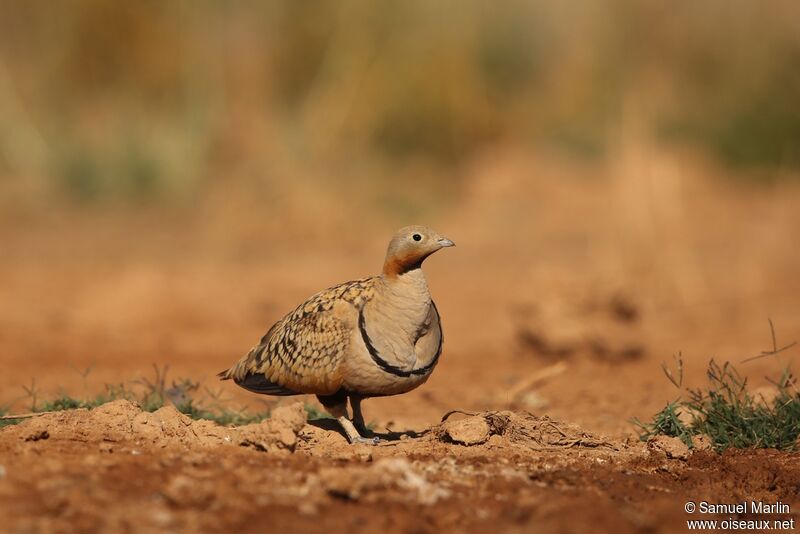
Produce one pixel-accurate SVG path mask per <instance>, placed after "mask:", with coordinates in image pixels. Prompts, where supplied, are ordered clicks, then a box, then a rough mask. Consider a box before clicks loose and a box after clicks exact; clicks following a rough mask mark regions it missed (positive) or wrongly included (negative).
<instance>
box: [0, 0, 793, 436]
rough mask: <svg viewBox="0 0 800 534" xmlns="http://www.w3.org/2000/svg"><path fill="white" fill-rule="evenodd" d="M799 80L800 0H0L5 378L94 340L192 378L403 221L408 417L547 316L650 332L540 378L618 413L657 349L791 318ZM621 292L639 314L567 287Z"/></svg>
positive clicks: (587, 412)
mask: <svg viewBox="0 0 800 534" xmlns="http://www.w3.org/2000/svg"><path fill="white" fill-rule="evenodd" d="M799 97H800V3H799V2H797V0H769V1H766V2H753V1H750V0H747V1H745V0H704V1H701V2H678V3H675V2H673V3H669V4H667V3H664V2H656V1H654V0H637V1H634V0H603V1H600V0H581V1H578V0H575V1H572V0H568V1H534V0H530V1H519V0H511V1H508V2H502V3H489V2H479V1H477V0H459V1H451V0H441V1H436V2H426V1H422V0H405V1H388V2H367V1H361V0H358V1H350V0H346V1H340V2H327V1H320V2H311V1H308V0H275V1H270V2H254V1H233V2H212V1H211V0H191V1H190V0H167V1H157V0H137V1H135V2H109V1H107V0H57V1H50V2H45V1H39V2H22V1H13V0H0V254H2V255H1V256H0V281H1V282H0V364H2V366H3V367H4V368H7V369H9V372H8V373H5V374H3V373H0V404H13V403H14V402H18V400H15V399H16V397H17V395H18V394H19V389H20V388H19V385H20V384H24V383H28V382H29V379H30V378H31V377H33V376H35V377H37V380H38V381H37V383H41V384H42V387H43V388H44V390H45V391H48V392H49V393H51V395H50V396H51V398H54V397H55V396H57V393H58V391H60V388H61V387H62V386H63V387H65V388H73V389H72V391H75V389H74V388H76V387H79V386H80V383H81V382H80V380H79V379H80V377H79V376H77V375H76V374H75V373H74V372H73V371H72V370H71V366H74V367H76V368H80V369H83V368H87V367H89V366H92V365H93V364H95V363H97V366H96V372H95V373H94V374H93V377H94V379H95V380H96V382H95V384H96V385H102V384H104V383H119V382H120V380H125V379H127V378H129V377H131V376H135V375H136V374H137V373H144V374H145V375H146V374H147V373H149V372H150V367H149V365H150V364H151V363H153V362H160V363H165V362H169V363H171V364H173V365H174V367H173V368H174V369H175V371H176V373H177V374H178V376H189V377H200V378H202V377H206V378H208V379H209V380H210V381H211V382H209V383H215V382H216V380H215V378H213V377H214V374H215V373H216V372H218V371H219V370H220V369H222V368H224V367H225V366H227V365H230V362H231V361H233V359H234V358H235V357H237V356H238V355H239V354H242V353H243V352H246V350H247V349H248V348H249V347H250V346H251V344H252V342H254V341H255V340H257V339H258V338H259V337H260V336H261V335H263V332H264V331H265V327H268V326H269V325H270V324H271V322H272V321H274V320H275V319H277V318H278V317H280V316H281V314H283V313H284V312H285V311H286V310H289V309H291V308H292V307H293V306H294V305H296V304H297V302H298V301H299V300H300V299H302V298H305V297H306V296H308V295H310V294H312V293H313V292H314V291H317V290H319V289H320V288H322V287H326V286H330V285H333V284H334V283H338V282H341V281H343V280H348V279H352V278H353V277H357V276H366V275H370V274H374V273H375V272H377V270H378V269H379V268H380V264H381V260H382V254H383V251H384V250H385V246H386V238H387V236H388V235H389V234H390V233H391V232H392V231H393V230H394V229H396V228H398V227H400V226H403V225H406V224H410V223H420V224H428V225H430V226H432V227H434V228H436V229H437V231H440V232H441V233H443V234H444V235H447V236H448V237H450V238H452V239H453V240H454V241H456V242H457V243H458V247H456V248H455V249H453V250H449V251H448V252H447V254H443V255H442V256H437V257H436V258H435V259H433V260H432V261H430V262H429V264H426V272H427V273H428V275H429V279H430V282H431V287H432V291H433V293H434V294H435V295H436V298H437V304H439V307H440V309H441V311H442V314H443V317H446V318H447V319H446V322H447V326H446V330H447V332H448V334H447V335H448V344H447V351H448V353H447V358H446V359H444V360H443V363H442V365H443V369H442V371H441V372H440V373H437V375H436V376H435V377H434V378H433V379H432V384H431V390H430V391H431V392H432V393H431V394H432V395H433V398H434V400H435V399H439V400H438V401H437V402H438V403H439V404H436V402H434V403H433V404H432V405H431V406H432V407H430V408H429V411H428V412H424V413H422V412H420V415H419V417H421V418H423V419H424V418H426V417H428V418H430V421H434V420H438V419H439V417H440V415H441V413H443V411H444V410H445V409H451V408H452V404H451V399H452V398H456V397H458V398H461V397H462V396H465V395H467V390H466V389H464V387H465V386H464V385H465V384H467V385H469V384H474V383H476V381H480V383H481V384H485V385H486V387H485V388H474V387H470V388H469V395H471V397H470V399H471V400H469V402H470V403H471V404H470V405H469V406H472V407H475V408H481V409H488V408H495V407H497V404H496V402H495V400H494V397H492V396H491V395H492V394H491V392H492V391H495V390H496V391H501V392H502V391H505V390H506V389H507V386H508V384H511V383H513V381H514V379H515V377H517V376H520V375H524V374H525V373H530V372H534V371H535V370H538V369H539V368H540V367H541V366H542V365H544V363H543V362H542V360H541V359H537V358H536V357H533V356H530V355H528V356H520V354H521V353H520V350H519V345H518V339H519V335H520V332H526V331H530V330H531V329H532V328H534V327H537V325H533V326H531V325H530V324H527V322H535V321H536V320H538V321H540V322H541V325H539V326H538V327H540V330H536V331H537V332H545V333H546V334H547V335H549V336H552V337H554V338H555V339H556V341H557V340H559V339H566V340H567V341H568V342H569V343H572V342H573V341H574V340H575V339H576V336H577V338H580V339H582V338H581V337H580V336H582V335H583V334H581V332H583V331H584V330H583V329H586V328H590V329H592V328H596V329H597V330H598V331H601V332H603V336H605V337H604V340H605V342H606V343H607V344H611V345H613V344H615V343H617V344H623V345H624V344H625V343H626V340H628V339H629V338H633V339H634V341H635V343H634V344H635V345H636V346H637V347H638V346H642V347H644V348H645V350H644V352H643V354H646V356H644V357H643V358H642V360H641V361H639V362H638V363H636V362H633V363H631V364H630V365H622V364H619V365H611V364H608V363H607V362H603V361H600V362H594V363H593V362H592V361H589V360H586V359H584V360H582V361H581V362H580V363H575V364H574V365H573V366H572V367H571V371H570V373H571V374H570V375H569V376H570V378H569V386H567V385H565V383H563V382H554V383H553V391H552V395H550V401H551V402H552V404H551V405H550V406H551V408H552V409H553V413H554V414H555V415H559V413H560V414H561V415H562V416H563V417H565V418H567V419H570V420H578V421H580V420H581V418H582V417H585V418H586V419H585V420H586V421H594V422H595V423H598V421H599V423H598V424H609V425H612V426H613V425H617V424H619V425H627V423H625V421H627V420H628V418H629V417H630V416H631V415H637V416H639V417H641V418H644V417H647V416H649V415H650V414H652V413H655V412H656V411H657V410H658V409H660V408H661V407H663V405H664V400H665V399H666V398H668V396H671V395H673V393H674V392H672V391H668V390H665V389H659V388H660V387H661V386H660V383H661V382H662V381H661V380H660V379H659V378H658V367H657V362H658V361H661V360H663V359H664V358H665V357H667V358H668V357H669V355H670V354H671V353H672V351H678V350H682V351H684V354H687V355H691V356H688V357H687V360H686V363H687V375H691V374H692V373H695V374H696V375H697V376H704V373H705V369H706V362H707V360H706V356H707V355H709V354H714V355H715V356H716V355H720V356H721V357H732V356H730V355H731V354H744V355H749V354H752V353H756V352H757V351H758V350H759V349H761V348H763V347H762V344H763V341H764V326H765V323H766V318H768V317H770V318H772V319H773V320H774V322H775V325H776V330H777V332H778V335H779V336H780V338H781V339H784V337H785V338H786V340H787V342H788V341H792V340H795V339H798V335H797V332H798V331H800V279H798V277H797V273H798V272H800V248H798V247H797V246H796V241H797V235H796V234H797V228H800V210H798V209H797V207H798V205H800V179H798V178H800V105H798V102H800V98H799ZM619 294H621V295H624V296H625V298H626V299H627V300H626V302H627V301H630V302H632V306H633V309H635V310H636V311H637V314H639V315H640V316H641V317H642V321H641V326H638V325H627V326H625V327H621V326H620V327H619V328H618V329H609V327H608V325H607V324H605V323H599V324H597V325H594V324H593V323H591V319H587V317H586V316H584V315H581V313H582V312H580V313H579V312H576V311H575V310H583V309H584V307H583V304H582V303H584V301H585V300H587V299H588V300H594V301H598V302H600V301H602V302H605V301H606V300H613V298H612V297H614V298H616V297H615V296H616V295H619ZM604 299H605V300H604ZM570 303H573V304H574V305H573V304H570ZM536 314H539V315H536ZM537 317H538V319H537ZM617 326H619V325H617ZM538 327H537V328H538ZM3 357H5V360H3ZM587 357H588V358H591V356H587ZM754 369H757V368H754ZM620 372H622V373H627V374H626V375H624V376H623V377H622V378H620V375H619V373H620ZM759 372H760V371H759ZM573 373H574V374H573ZM603 373H605V374H603ZM756 374H758V373H756ZM762 374H763V373H762ZM73 375H74V376H73ZM437 376H438V377H441V378H437ZM758 376H762V375H761V374H759V375H758ZM453 377H454V378H453ZM651 378H652V379H653V380H655V382H653V380H651ZM438 380H441V381H440V382H437V381H438ZM449 382H452V383H453V384H455V386H453V388H454V389H448V387H450V386H448V385H447V384H448V383H449ZM619 383H628V384H642V387H640V388H639V389H638V390H632V391H627V390H626V391H624V392H622V393H619V395H618V396H617V397H615V396H614V395H616V393H610V392H612V391H616V390H617V389H618V384H619ZM460 386H461V387H462V389H458V387H460ZM484 390H485V391H486V392H487V395H488V396H487V397H485V398H484V396H482V395H483V393H481V391H484ZM426 391H428V390H427V389H426V390H425V391H423V392H421V393H420V395H427V394H428V393H426ZM587 391H588V393H587ZM637 391H638V392H637ZM569 392H572V393H569ZM545 394H548V395H549V393H548V392H547V391H545ZM414 395H415V394H414ZM242 398H243V399H244V398H247V395H246V394H245V393H242ZM409 398H410V400H408V401H405V400H404V401H402V402H408V403H409V404H406V405H403V404H397V403H398V402H399V401H398V400H397V399H392V400H390V401H387V403H386V404H385V405H382V406H384V408H383V409H384V411H383V412H379V413H383V416H384V417H386V418H388V417H392V418H394V417H396V416H398V414H401V415H402V414H403V413H412V412H413V413H418V410H419V409H420V408H419V406H420V405H419V404H418V403H417V404H415V401H414V399H415V398H418V397H414V396H413V395H412V396H410V397H409ZM487 399H488V400H487ZM375 403H376V404H379V403H378V401H375ZM379 405H380V404H379ZM426 405H427V401H426ZM403 406H405V407H406V408H408V409H406V408H404V407H403ZM559 409H561V410H563V411H562V412H559V411H558V410H559ZM606 414H614V417H615V418H614V419H613V421H612V420H611V419H609V420H608V421H606V420H605V419H602V418H603V417H605V416H606ZM604 421H605V422H604ZM609 421H611V422H609Z"/></svg>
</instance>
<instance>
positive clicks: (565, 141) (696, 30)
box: [0, 0, 800, 203]
mask: <svg viewBox="0 0 800 534" xmlns="http://www.w3.org/2000/svg"><path fill="white" fill-rule="evenodd" d="M799 11H800V7H799V6H798V4H797V3H796V2H794V1H792V0H775V1H770V2H766V3H753V2H747V1H744V0H732V1H731V0H726V1H722V0H713V1H709V2H702V3H684V4H674V3H670V4H665V3H663V2H656V1H654V0H650V1H632V0H612V1H600V0H586V1H582V2H544V1H534V2H530V1H522V0H512V1H511V2H505V3H503V4H499V5H498V4H491V5H490V4H486V3H485V2H479V1H477V0H467V1H458V2H456V1H444V2H423V1H422V0H411V1H403V2H400V1H388V2H367V1H346V2H310V1H308V0H279V1H274V2H264V3H262V2H249V1H241V2H233V3H220V2H212V1H210V0H194V1H189V0H176V1H173V2H158V1H156V0H142V1H139V2H127V3H112V2H106V1H102V0H62V1H60V2H11V1H3V2H0V192H7V194H9V195H11V194H12V193H13V194H16V195H17V197H16V198H37V199H38V198H56V199H59V198H61V194H62V193H66V195H67V196H68V197H70V198H73V199H75V200H77V201H80V202H84V203H85V202H107V201H114V200H117V199H121V200H123V201H124V202H128V201H133V202H136V203H138V202H149V201H153V200H157V199H161V198H167V197H185V196H189V197H191V196H192V195H194V194H196V193H197V192H198V191H204V190H208V189H213V188H215V187H226V186H227V185H228V184H230V183H237V184H240V185H243V186H245V187H251V188H253V189H254V190H256V191H264V192H265V193H264V194H270V191H274V190H275V189H276V187H277V186H275V183H277V182H280V181H287V180H295V179H310V178H307V177H308V176H320V177H333V178H335V179H336V180H337V181H338V182H341V181H347V180H351V181H352V180H354V181H356V182H357V181H358V180H362V179H368V180H370V181H375V180H383V181H384V182H385V184H390V183H391V182H393V181H395V180H397V179H398V178H399V177H400V178H401V177H402V176H403V174H402V168H403V167H404V166H407V165H423V166H428V167H431V168H435V169H439V171H437V172H436V173H434V174H433V175H435V176H449V177H456V176H458V172H454V170H457V169H458V168H459V165H461V164H463V163H464V162H465V161H468V160H469V159H470V158H473V157H475V155H476V154H477V153H479V152H480V151H482V150H485V149H489V148H491V147H494V146H498V145H502V144H514V145H517V146H519V145H521V146H523V147H526V146H529V147H531V149H537V150H542V149H551V150H556V151H559V152H562V153H564V154H566V155H567V156H568V157H574V158H579V159H586V158H589V159H593V160H594V159H602V158H605V157H608V155H609V152H610V150H611V149H612V148H613V147H614V146H615V143H618V136H619V132H620V130H621V129H623V128H624V127H625V125H626V124H628V123H630V122H635V123H636V124H643V125H644V129H643V135H647V136H651V137H652V138H653V139H654V140H657V141H659V142H663V143H673V144H675V143H677V144H680V145H684V146H687V147H690V148H691V149H694V150H699V151H702V152H704V153H706V154H708V155H709V156H711V157H713V158H716V159H718V160H719V161H721V162H723V163H725V164H727V165H731V166H733V167H736V168H743V169H749V168H758V169H763V170H766V172H767V173H768V174H769V173H771V172H772V173H777V172H778V171H780V170H781V169H786V168H790V169H791V168H796V167H799V166H800V107H798V106H797V104H796V103H797V101H798V98H799V97H800V12H799ZM365 177H368V178H365ZM376 177H381V178H376ZM220 184H224V185H220ZM385 184H383V185H385ZM383 185H382V184H378V185H377V186H376V187H378V188H380V187H382V186H383Z"/></svg>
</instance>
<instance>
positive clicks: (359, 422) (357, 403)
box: [350, 395, 368, 435]
mask: <svg viewBox="0 0 800 534" xmlns="http://www.w3.org/2000/svg"><path fill="white" fill-rule="evenodd" d="M361 400H362V399H361V397H360V396H358V395H350V407H351V408H352V409H353V426H355V427H356V430H358V432H359V434H362V435H363V434H366V433H367V432H368V430H367V425H365V424H364V415H363V414H362V413H361Z"/></svg>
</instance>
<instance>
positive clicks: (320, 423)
mask: <svg viewBox="0 0 800 534" xmlns="http://www.w3.org/2000/svg"><path fill="white" fill-rule="evenodd" d="M308 424H309V425H311V426H315V427H317V428H319V429H321V430H328V431H331V432H336V433H338V434H340V435H341V436H343V437H344V438H345V439H347V434H345V433H344V430H342V427H341V426H340V425H339V422H338V421H337V420H336V419H314V420H311V421H309V422H308ZM428 432H429V430H423V431H421V432H417V431H416V430H404V431H402V432H392V431H389V432H374V431H372V430H369V429H367V430H366V431H365V432H361V435H362V436H364V437H365V438H378V439H380V440H381V441H400V440H401V439H403V436H408V439H416V438H421V437H422V436H424V435H426V434H427V433H428Z"/></svg>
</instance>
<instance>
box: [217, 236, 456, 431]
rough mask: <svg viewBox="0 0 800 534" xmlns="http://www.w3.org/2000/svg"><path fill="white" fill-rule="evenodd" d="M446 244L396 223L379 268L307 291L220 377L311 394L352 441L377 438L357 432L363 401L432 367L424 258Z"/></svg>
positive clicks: (435, 336)
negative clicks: (370, 273)
mask: <svg viewBox="0 0 800 534" xmlns="http://www.w3.org/2000/svg"><path fill="white" fill-rule="evenodd" d="M453 245H454V243H453V242H452V241H450V240H449V239H446V238H444V237H442V236H440V235H439V234H437V233H436V232H434V231H432V230H430V229H428V228H425V227H424V226H407V227H405V228H401V229H400V230H398V232H397V233H396V234H395V235H394V236H393V237H392V240H391V241H390V242H389V248H388V250H387V252H386V259H385V261H384V263H383V272H382V273H381V274H380V275H378V276H373V277H370V278H362V279H360V280H353V281H351V282H345V283H343V284H339V285H337V286H334V287H331V288H329V289H326V290H324V291H321V292H319V293H317V294H316V295H314V296H312V297H311V298H309V299H308V300H306V301H305V302H303V303H302V304H300V305H299V306H298V307H297V308H295V309H294V311H292V312H290V313H289V314H287V315H286V316H285V317H283V319H280V320H279V321H278V322H276V323H275V324H274V325H272V327H271V328H270V329H269V331H268V332H267V333H266V334H265V335H264V337H262V338H261V341H260V342H259V343H258V344H257V345H256V346H255V347H253V348H252V349H250V352H248V353H247V354H246V355H245V356H244V357H242V358H241V359H240V360H239V361H238V362H236V363H235V364H234V365H233V367H231V368H230V369H228V370H226V371H223V372H221V373H220V374H219V377H220V378H221V379H222V380H228V379H233V381H234V382H236V384H238V385H240V386H241V387H243V388H245V389H247V390H250V391H253V392H255V393H261V394H265V395H299V394H306V393H311V394H315V395H317V398H318V399H319V401H320V402H321V403H322V405H323V406H324V407H325V409H326V410H328V412H330V413H331V415H333V416H334V417H336V419H337V420H338V421H339V424H340V425H341V427H342V429H343V430H344V432H345V434H346V435H347V438H348V440H349V441H350V442H351V443H367V442H369V443H374V442H376V441H377V440H368V439H366V438H364V437H363V436H362V435H361V434H360V433H359V431H360V432H362V433H363V432H365V430H366V429H365V426H364V418H363V416H362V414H361V400H362V399H364V398H367V397H379V396H386V395H397V394H399V393H406V392H408V391H411V390H412V389H414V388H416V387H418V386H420V385H421V384H423V383H424V382H425V381H426V380H427V379H428V377H429V376H430V375H431V373H432V372H433V369H434V367H436V363H437V362H438V361H439V356H440V355H441V353H442V343H443V341H444V338H443V335H442V326H441V324H440V322H439V312H438V311H437V309H436V305H435V304H434V302H433V300H431V295H430V293H429V292H428V284H427V282H426V280H425V275H424V274H423V273H422V262H423V261H424V260H425V258H427V257H428V256H430V255H431V254H433V253H434V252H436V251H437V250H439V249H441V248H443V247H452V246H453ZM348 398H349V399H350V406H351V408H352V410H353V418H352V421H351V420H350V419H348V418H347V399H348Z"/></svg>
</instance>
